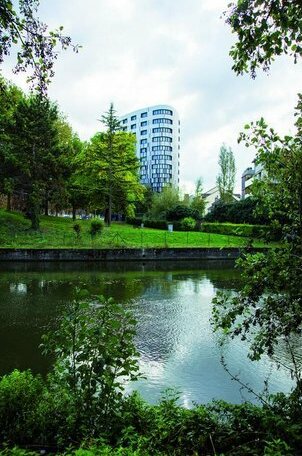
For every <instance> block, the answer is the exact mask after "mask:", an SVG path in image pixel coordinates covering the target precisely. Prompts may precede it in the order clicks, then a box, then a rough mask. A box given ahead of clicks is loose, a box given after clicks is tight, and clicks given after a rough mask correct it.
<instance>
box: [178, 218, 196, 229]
mask: <svg viewBox="0 0 302 456" xmlns="http://www.w3.org/2000/svg"><path fill="white" fill-rule="evenodd" d="M195 226H196V220H195V219H193V218H192V217H185V218H184V219H182V221H181V228H182V230H183V231H194V229H195Z"/></svg>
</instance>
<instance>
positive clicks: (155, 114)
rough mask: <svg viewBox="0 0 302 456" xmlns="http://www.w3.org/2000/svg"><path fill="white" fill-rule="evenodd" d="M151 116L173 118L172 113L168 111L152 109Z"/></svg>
mask: <svg viewBox="0 0 302 456" xmlns="http://www.w3.org/2000/svg"><path fill="white" fill-rule="evenodd" d="M152 114H153V115H154V116H157V115H158V114H163V115H168V116H173V112H172V111H171V110H170V109H154V111H153V112H152Z"/></svg>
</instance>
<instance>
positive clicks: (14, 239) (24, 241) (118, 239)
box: [0, 209, 277, 249]
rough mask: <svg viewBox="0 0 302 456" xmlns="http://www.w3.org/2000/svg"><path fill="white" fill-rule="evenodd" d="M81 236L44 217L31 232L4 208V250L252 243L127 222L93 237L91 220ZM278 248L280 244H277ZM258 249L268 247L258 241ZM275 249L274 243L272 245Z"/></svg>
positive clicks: (0, 240)
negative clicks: (133, 224)
mask: <svg viewBox="0 0 302 456" xmlns="http://www.w3.org/2000/svg"><path fill="white" fill-rule="evenodd" d="M76 223H78V224H79V225H80V227H81V233H80V236H77V235H76V233H75V232H74V229H73V226H74V224H75V222H73V221H72V220H71V219H70V218H62V217H50V216H49V217H46V216H42V217H41V225H40V230H39V231H37V232H36V231H32V230H31V229H30V222H29V220H27V219H25V218H24V217H23V215H22V214H19V213H16V212H7V211H5V210H3V209H2V210H1V209H0V248H34V249H46V248H152V247H154V248H160V247H178V248H185V247H190V248H192V247H193V248H194V247H195V248H197V247H212V248H214V247H218V248H223V247H244V246H246V245H247V242H248V241H249V240H248V239H247V238H244V237H240V236H228V235H220V234H214V233H202V232H176V231H174V232H172V233H170V232H168V231H163V230H158V229H152V228H133V226H132V225H127V224H124V223H113V224H112V226H111V227H110V228H108V227H105V228H104V230H103V231H102V233H101V234H99V235H97V236H95V237H91V235H90V233H89V230H90V223H91V222H90V220H77V221H76ZM275 245H277V244H275ZM253 246H254V247H268V244H267V243H265V242H264V241H262V240H258V239H255V240H254V241H253ZM269 246H274V244H269Z"/></svg>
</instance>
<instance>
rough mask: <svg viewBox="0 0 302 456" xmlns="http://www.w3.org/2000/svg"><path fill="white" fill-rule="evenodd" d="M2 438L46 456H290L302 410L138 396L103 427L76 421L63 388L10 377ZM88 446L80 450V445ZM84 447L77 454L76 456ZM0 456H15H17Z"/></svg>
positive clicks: (0, 389) (286, 403)
mask: <svg viewBox="0 0 302 456" xmlns="http://www.w3.org/2000/svg"><path fill="white" fill-rule="evenodd" d="M0 424H1V427H0V437H1V442H2V445H4V444H5V445H7V446H8V448H12V447H14V446H19V447H23V448H29V449H43V448H46V449H47V450H48V451H52V452H56V453H57V452H62V453H63V452H65V451H67V448H69V447H70V446H72V447H74V448H75V449H74V450H73V451H71V450H68V451H67V453H66V454H77V455H78V456H80V455H90V454H94V455H95V454H99V455H111V454H112V455H175V456H178V455H179V456H183V455H190V454H191V455H194V454H196V455H197V454H198V455H199V454H217V455H222V454H228V455H237V456H242V455H249V454H253V455H263V454H265V455H271V456H276V455H280V456H281V455H282V456H286V455H295V454H297V455H298V454H300V453H299V451H300V448H301V447H302V410H301V403H300V405H299V404H298V403H297V401H296V398H294V397H293V396H292V397H291V396H288V397H287V396H285V395H283V394H279V395H278V396H275V397H274V398H272V399H271V401H270V404H267V405H262V406H258V405H253V404H250V403H243V404H240V405H235V404H229V403H226V402H223V401H216V402H212V403H209V404H207V405H198V406H197V405H196V406H194V408H192V409H185V408H183V407H181V406H179V405H177V395H176V394H175V393H174V394H173V393H171V392H170V393H169V394H166V396H164V397H163V398H162V400H161V401H160V402H159V403H158V404H157V405H150V404H148V403H146V402H145V401H144V400H143V399H142V398H140V396H139V395H138V394H136V393H134V394H132V395H131V396H128V397H120V399H119V406H118V407H117V408H116V409H112V410H111V414H110V415H108V416H107V418H106V422H102V421H100V420H99V410H96V409H94V408H93V409H91V411H90V414H85V413H84V414H83V416H79V411H78V410H77V407H76V398H75V396H74V394H73V393H72V391H70V390H69V389H68V388H65V387H63V386H60V385H58V384H56V383H53V380H52V379H51V378H50V379H48V380H43V379H42V378H41V377H39V376H34V375H33V374H32V373H31V372H29V371H26V372H19V371H14V372H13V373H12V374H10V375H7V376H4V377H2V379H1V381H0ZM84 442H86V443H84ZM81 444H82V449H79V450H77V451H76V448H77V447H80V446H81ZM8 448H7V449H6V450H4V451H3V452H2V453H0V454H14V455H16V456H17V455H19V456H21V455H22V454H25V453H23V452H22V451H21V450H20V452H18V451H17V450H14V452H12V453H9V451H11V450H8Z"/></svg>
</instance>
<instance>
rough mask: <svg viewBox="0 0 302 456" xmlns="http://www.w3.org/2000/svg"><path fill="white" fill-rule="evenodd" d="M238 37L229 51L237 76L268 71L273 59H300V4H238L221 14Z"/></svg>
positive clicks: (276, 0) (253, 0) (286, 0)
mask: <svg viewBox="0 0 302 456" xmlns="http://www.w3.org/2000/svg"><path fill="white" fill-rule="evenodd" d="M224 14H225V15H226V22H227V23H228V24H229V25H230V27H231V30H232V32H233V33H235V34H236V35H237V39H238V41H237V43H235V44H234V46H233V47H232V48H231V51H230V55H231V57H232V58H233V61H234V64H233V67H232V68H233V70H234V71H235V73H237V74H243V73H246V72H248V71H250V73H251V76H252V77H255V76H256V70H257V69H258V68H262V69H263V70H264V71H267V70H268V69H269V67H270V65H271V63H272V62H273V60H274V58H275V56H278V55H281V54H289V55H290V56H292V57H293V58H294V61H295V63H296V61H297V58H298V57H301V55H302V46H301V40H302V3H301V1H300V0H237V1H236V2H232V3H230V4H229V9H228V11H226V12H225V13H224Z"/></svg>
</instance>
